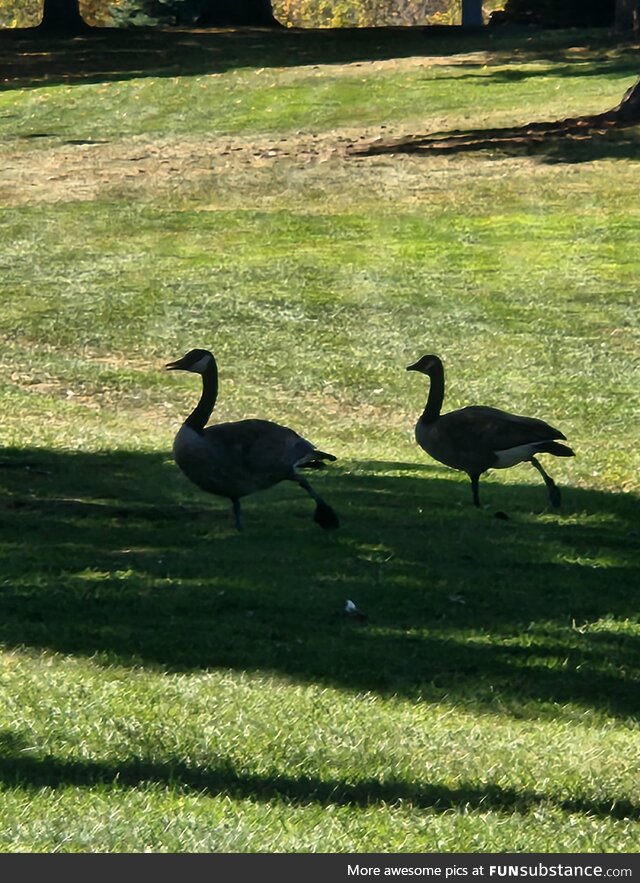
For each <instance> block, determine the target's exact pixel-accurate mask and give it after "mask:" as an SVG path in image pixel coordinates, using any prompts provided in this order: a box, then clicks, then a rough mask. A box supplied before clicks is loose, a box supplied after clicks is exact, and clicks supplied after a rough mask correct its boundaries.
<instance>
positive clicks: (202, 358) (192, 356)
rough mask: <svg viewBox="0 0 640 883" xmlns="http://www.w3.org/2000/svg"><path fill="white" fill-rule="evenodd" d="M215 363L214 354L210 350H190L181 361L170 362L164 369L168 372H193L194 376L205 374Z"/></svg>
mask: <svg viewBox="0 0 640 883" xmlns="http://www.w3.org/2000/svg"><path fill="white" fill-rule="evenodd" d="M213 361H214V360H213V354H212V353H210V352H209V350H189V352H188V353H187V354H186V355H184V356H183V357H182V358H181V359H177V360H176V361H175V362H169V363H168V364H166V365H165V366H164V367H165V368H166V369H167V371H191V373H192V374H204V372H205V371H206V370H207V368H209V366H210V365H212V364H213Z"/></svg>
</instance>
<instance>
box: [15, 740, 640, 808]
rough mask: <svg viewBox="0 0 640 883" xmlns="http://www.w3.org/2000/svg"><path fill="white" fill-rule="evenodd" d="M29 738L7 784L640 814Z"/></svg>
mask: <svg viewBox="0 0 640 883" xmlns="http://www.w3.org/2000/svg"><path fill="white" fill-rule="evenodd" d="M28 746H29V740H27V739H26V738H24V737H21V736H20V734H17V733H15V732H13V731H11V730H7V731H4V732H0V782H1V783H2V784H3V785H4V786H5V787H6V788H13V787H20V788H59V787H61V786H76V787H95V786H102V787H105V786H107V787H108V786H109V785H114V786H117V787H118V788H135V787H138V786H140V785H142V784H145V783H149V782H153V783H156V784H158V785H161V786H163V787H174V786H179V787H181V788H183V789H184V788H188V789H190V790H193V791H195V792H196V793H197V794H198V795H200V796H208V797H215V796H218V795H226V796H228V797H231V798H233V799H235V800H245V799H250V800H253V801H264V802H269V801H273V800H285V801H286V802H287V803H288V804H290V805H293V806H300V805H308V804H309V803H319V804H321V805H334V806H335V805H338V806H355V807H369V806H374V805H379V804H382V805H385V806H393V805H395V804H399V803H402V804H403V805H405V806H411V807H414V808H416V809H429V810H432V811H434V810H435V811H436V812H449V811H451V810H452V809H455V810H460V808H461V807H464V808H465V810H466V811H468V810H475V809H482V810H484V811H485V812H486V811H493V812H502V813H505V814H508V815H512V814H513V813H520V814H526V813H529V812H532V811H535V810H536V809H537V808H538V807H539V806H540V805H542V804H544V805H545V806H546V807H547V808H548V807H549V806H550V805H551V806H553V807H554V808H557V809H559V810H562V811H563V812H568V813H575V814H581V815H588V816H589V817H591V818H594V817H595V818H607V819H611V818H614V819H628V820H638V819H640V806H638V805H637V804H635V803H633V802H632V801H629V800H622V801H621V800H618V799H614V798H613V797H612V798H608V797H606V796H604V797H602V798H600V799H599V800H593V799H589V798H564V799H563V798H561V797H558V798H556V799H554V798H553V796H550V795H549V793H548V792H545V793H537V792H535V791H532V790H524V789H523V790H520V789H515V788H505V787H504V786H502V785H498V784H496V783H487V784H480V785H479V784H477V783H472V782H463V783H462V784H461V785H460V786H458V787H457V788H451V787H450V786H447V785H444V784H440V783H438V782H433V783H427V782H425V783H417V784H415V785H412V784H407V783H406V782H403V781H402V780H398V781H384V782H381V781H379V780H378V779H365V780H362V781H358V782H345V781H343V780H339V779H321V778H318V777H315V776H307V775H300V776H283V775H278V774H276V773H273V774H264V775H260V774H257V773H251V772H248V771H244V770H242V769H236V768H235V767H234V766H233V764H232V763H231V762H230V761H229V762H226V763H218V764H215V765H207V766H201V765H196V764H194V765H189V764H186V763H184V761H181V760H177V759H176V760H175V761H173V762H172V761H167V762H158V761H155V760H150V759H147V758H144V757H137V758H132V759H130V760H127V761H121V762H100V761H85V760H83V761H80V760H68V761H64V760H59V759H57V758H55V757H53V756H51V755H36V756H34V755H33V753H32V751H30V753H29V754H28V755H26V754H25V748H27V747H28Z"/></svg>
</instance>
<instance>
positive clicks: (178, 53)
mask: <svg viewBox="0 0 640 883" xmlns="http://www.w3.org/2000/svg"><path fill="white" fill-rule="evenodd" d="M576 46H580V47H582V48H583V49H584V50H585V51H587V52H589V51H591V52H593V53H594V54H597V56H598V58H599V59H600V61H601V62H602V50H603V48H604V47H611V48H612V49H614V50H615V51H620V42H619V40H615V39H614V38H612V37H611V36H610V35H609V34H607V33H606V32H605V31H603V30H599V31H598V30H596V31H580V32H576V31H575V30H571V31H567V32H560V31H556V32H552V33H544V32H543V33H540V32H533V33H532V32H531V31H529V30H526V29H525V30H518V29H516V30H504V31H499V32H496V31H494V30H491V29H485V30H483V31H479V32H478V31H476V30H475V29H471V31H468V32H467V31H463V29H461V28H459V27H438V26H431V27H420V28H351V29H349V28H339V29H335V30H332V29H327V28H322V29H319V30H298V29H291V28H282V29H248V28H247V29H237V30H234V29H220V30H197V29H186V28H185V29H169V30H163V29H161V28H151V29H146V28H131V29H128V30H112V29H105V28H95V29H91V30H89V31H88V32H87V33H86V34H82V35H81V36H75V37H71V38H56V37H52V36H47V35H45V34H43V33H40V32H38V31H37V30H22V31H20V30H11V29H7V30H0V47H1V49H2V56H3V71H4V73H3V79H2V83H1V85H0V88H3V89H15V88H29V87H36V86H42V85H55V84H56V83H95V82H103V81H109V80H122V79H129V78H132V77H149V76H152V77H171V76H178V75H181V76H184V75H190V74H191V75H196V74H207V73H220V72H223V71H226V70H229V69H232V68H239V67H240V68H241V67H256V66H263V67H290V66H296V65H312V64H337V63H350V62H358V61H375V60H382V59H388V58H402V57H407V56H425V55H439V56H447V55H452V54H459V53H467V52H474V51H483V50H486V51H490V52H492V53H494V52H496V53H498V54H499V60H501V62H502V63H505V62H506V61H508V60H509V59H511V60H517V61H518V62H520V63H522V62H524V61H527V60H532V59H536V58H538V57H540V54H542V57H543V58H544V59H548V60H550V61H553V62H554V63H557V64H559V65H562V64H563V63H565V64H566V67H567V72H568V73H569V72H572V75H575V74H576V72H578V71H577V70H576V68H575V67H573V66H572V63H574V62H576V61H584V59H582V58H580V57H578V58H576V54H575V49H576ZM569 49H571V50H572V52H569V53H568V50H569ZM623 57H624V55H623ZM603 63H605V64H607V71H610V68H611V66H612V65H615V64H618V66H621V67H622V69H625V70H626V67H625V64H630V62H625V61H620V62H615V61H607V62H603ZM616 69H617V68H616ZM630 73H633V68H631V71H630Z"/></svg>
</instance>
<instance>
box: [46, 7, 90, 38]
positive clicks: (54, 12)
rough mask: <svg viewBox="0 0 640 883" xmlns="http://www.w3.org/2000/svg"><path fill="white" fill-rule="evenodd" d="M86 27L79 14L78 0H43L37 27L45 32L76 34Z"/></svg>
mask: <svg viewBox="0 0 640 883" xmlns="http://www.w3.org/2000/svg"><path fill="white" fill-rule="evenodd" d="M88 27H89V25H88V24H87V23H86V21H85V20H84V19H83V17H82V16H81V15H80V2H79V0H44V10H43V14H42V21H41V22H40V24H39V25H38V28H39V29H41V30H43V31H47V33H58V34H78V33H81V32H82V31H86V30H87V28H88Z"/></svg>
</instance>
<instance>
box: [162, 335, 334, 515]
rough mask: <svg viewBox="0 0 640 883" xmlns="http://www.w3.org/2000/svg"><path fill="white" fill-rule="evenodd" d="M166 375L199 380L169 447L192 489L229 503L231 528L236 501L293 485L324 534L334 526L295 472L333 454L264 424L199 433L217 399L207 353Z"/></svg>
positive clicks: (194, 354) (197, 352)
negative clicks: (311, 503) (308, 500)
mask: <svg viewBox="0 0 640 883" xmlns="http://www.w3.org/2000/svg"><path fill="white" fill-rule="evenodd" d="M165 368H166V369H167V370H169V371H190V372H191V373H193V374H200V375H201V376H202V394H201V396H200V401H199V402H198V404H197V405H196V407H195V408H194V410H193V411H192V412H191V414H190V415H189V416H188V417H187V419H186V420H185V421H184V423H183V424H182V426H181V428H180V429H179V430H178V433H177V435H176V437H175V439H174V442H173V457H174V459H175V461H176V463H177V464H178V466H179V467H180V469H181V470H182V471H183V472H184V474H185V475H186V476H187V478H189V479H190V480H191V481H192V482H193V483H194V484H196V485H198V487H200V488H202V490H205V491H208V492H209V493H211V494H216V495H217V496H219V497H226V498H227V499H229V500H231V503H232V505H233V513H234V517H235V523H236V527H237V528H238V530H242V522H241V519H240V498H241V497H245V496H247V494H252V493H254V492H255V491H261V490H264V489H265V488H269V487H271V486H272V485H274V484H278V483H279V482H281V481H295V482H296V483H297V484H299V485H300V487H301V488H303V490H305V491H306V492H307V493H308V494H309V496H310V497H312V498H313V499H314V500H315V503H316V509H315V514H314V516H313V517H314V521H316V522H317V523H318V524H319V525H320V527H323V528H325V529H326V530H331V529H332V528H335V527H338V526H339V521H338V516H337V515H336V513H335V512H334V511H333V509H332V508H331V506H329V505H328V504H327V503H325V502H324V500H323V499H322V498H321V497H320V496H319V495H318V494H317V493H316V492H315V491H314V489H313V488H312V487H311V485H310V484H309V482H308V481H307V480H306V479H305V478H304V477H303V476H302V475H300V474H299V472H298V469H319V468H322V467H323V466H324V463H323V462H322V461H323V460H335V459H336V458H335V457H334V456H333V454H326V453H324V451H319V450H318V449H317V448H316V447H315V446H314V445H312V444H311V442H309V441H307V440H306V439H304V438H302V437H301V436H299V435H298V433H297V432H294V431H293V430H292V429H288V428H287V427H286V426H280V425H279V424H277V423H271V422H270V421H268V420H238V421H236V422H235V423H218V424H217V425H214V426H209V427H207V428H206V429H205V426H206V423H207V420H208V419H209V417H210V416H211V412H212V411H213V408H214V405H215V403H216V399H217V397H218V366H217V363H216V360H215V358H214V356H213V354H212V353H210V352H209V351H208V350H202V349H194V350H191V351H190V352H188V353H187V354H186V355H185V356H183V357H182V358H181V359H178V360H177V361H175V362H169V363H168V364H167V365H165Z"/></svg>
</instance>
